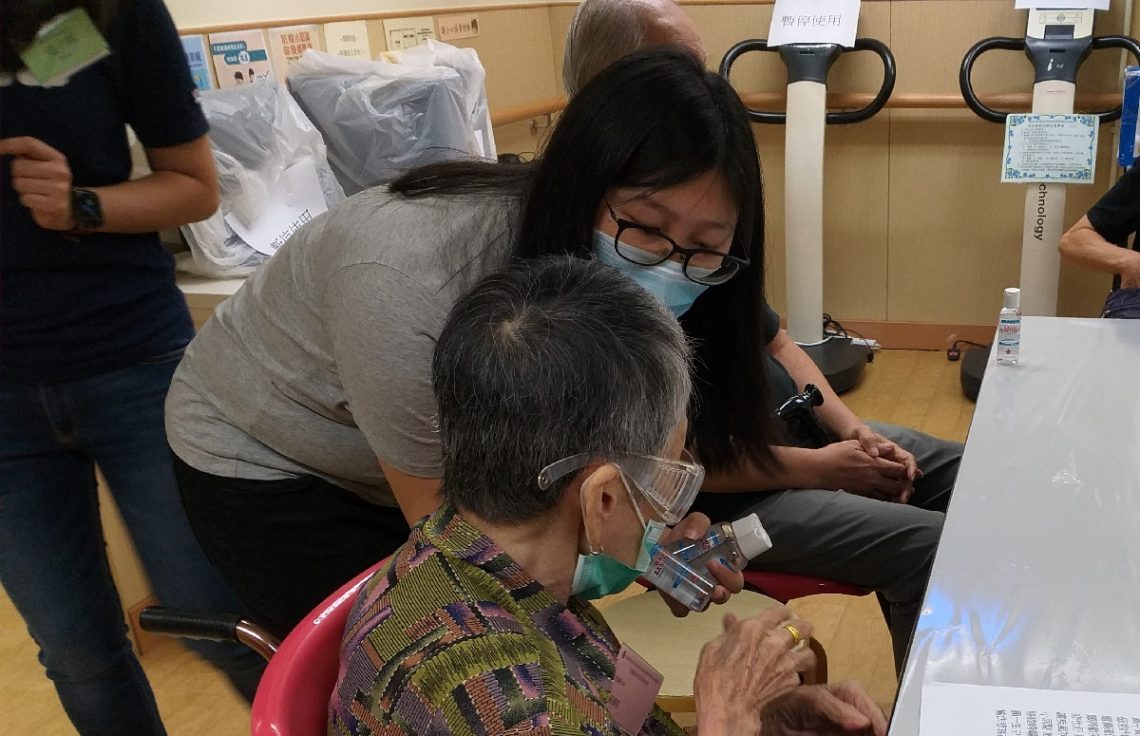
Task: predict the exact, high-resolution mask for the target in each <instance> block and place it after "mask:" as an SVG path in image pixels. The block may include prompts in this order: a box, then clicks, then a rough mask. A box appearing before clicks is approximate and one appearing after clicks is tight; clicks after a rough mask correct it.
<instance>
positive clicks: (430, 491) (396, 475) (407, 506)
mask: <svg viewBox="0 0 1140 736" xmlns="http://www.w3.org/2000/svg"><path fill="white" fill-rule="evenodd" d="M380 470H381V471H383V473H384V478H385V479H386V480H387V481H388V485H389V486H391V488H392V494H393V495H394V496H395V497H396V503H398V504H400V511H402V512H404V518H405V519H407V520H408V526H413V525H415V523H416V522H417V521H419V520H420V519H422V518H423V517H425V516H427V515H428V514H430V513H432V512H433V511H435V510H436V507H438V506H439V480H440V479H439V478H420V477H418V476H415V475H408V474H407V473H401V472H400V471H399V470H396V469H395V468H393V467H392V466H391V465H388V464H386V463H385V462H384V461H383V460H381V461H380Z"/></svg>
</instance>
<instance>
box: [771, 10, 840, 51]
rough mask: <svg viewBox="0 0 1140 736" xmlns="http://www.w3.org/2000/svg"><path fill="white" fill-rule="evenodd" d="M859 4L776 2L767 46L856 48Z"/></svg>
mask: <svg viewBox="0 0 1140 736" xmlns="http://www.w3.org/2000/svg"><path fill="white" fill-rule="evenodd" d="M858 27H859V0H776V5H775V8H774V9H773V10H772V25H771V26H770V27H769V28H768V45H769V46H784V45H786V44H792V43H835V44H839V45H840V46H846V47H848V48H850V47H851V46H854V45H855V31H856V30H857V29H858Z"/></svg>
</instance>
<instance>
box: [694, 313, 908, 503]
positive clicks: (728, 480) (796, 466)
mask: <svg viewBox="0 0 1140 736" xmlns="http://www.w3.org/2000/svg"><path fill="white" fill-rule="evenodd" d="M765 349H766V350H767V351H768V353H769V354H770V355H771V356H772V357H773V358H774V359H776V360H777V361H779V363H780V364H781V365H783V366H784V368H785V369H786V370H787V371H788V374H789V375H790V376H791V377H792V380H793V381H795V383H796V388H797V390H802V389H803V387H804V386H805V385H807V384H809V383H814V384H815V385H816V386H818V387H819V390H820V391H821V392H822V393H823V396H824V402H823V406H821V407H819V408H818V409H817V412H818V414H819V416H820V419H821V420H822V421H823V422H824V423H825V424H827V426H828V427H829V428H830V429H831V430H832V432H834V433H835V435H836V436H837V437H839V438H840V439H841V441H840V442H836V443H834V444H831V445H828V446H827V447H824V448H820V449H810V448H803V447H783V446H778V445H777V446H773V447H772V451H773V454H774V455H775V457H776V459H777V460H779V467H772V468H761V467H759V466H758V465H756V464H755V463H752V462H744V463H741V464H740V465H739V466H738V467H736V468H734V469H733V470H731V471H729V472H721V473H714V474H710V475H709V477H708V478H706V480H705V485H704V487H703V490H706V491H712V492H729V493H731V492H734V491H776V490H784V489H787V488H823V489H830V490H837V489H840V488H843V489H846V490H849V491H852V492H855V493H862V494H864V495H869V496H874V497H882V498H891V499H894V498H904V497H905V495H906V494H907V492H908V491H907V489H908V488H910V487H912V483H913V480H914V478H915V477H916V476H917V473H918V471H917V468H916V467H915V464H914V458H913V456H911V455H910V453H908V452H907V451H906V450H903V449H902V448H901V447H898V446H897V445H894V443H891V442H889V441H887V440H885V439H884V438H882V437H880V436H879V435H877V434H875V432H873V431H872V430H871V429H870V428H869V427H867V425H865V424H864V423H863V422H862V420H860V419H859V417H857V416H855V413H854V412H852V411H851V410H850V409H848V408H847V405H846V404H844V403H843V400H842V399H840V398H839V396H838V394H836V393H835V391H834V390H832V388H831V386H830V384H828V382H827V378H826V377H824V375H823V372H822V371H820V370H819V367H818V366H816V364H815V362H813V361H812V359H811V357H810V356H808V354H807V353H806V352H805V351H804V349H803V348H801V347H800V346H799V345H797V344H796V343H795V342H794V341H793V340H792V339H791V338H790V337H788V333H787V332H786V331H785V330H780V331H779V332H778V333H777V334H776V336H775V337H774V338H773V339H772V341H771V342H769V343H768V345H767V347H766V348H765Z"/></svg>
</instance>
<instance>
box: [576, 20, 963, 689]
mask: <svg viewBox="0 0 1140 736" xmlns="http://www.w3.org/2000/svg"><path fill="white" fill-rule="evenodd" d="M669 45H672V46H676V47H679V48H682V49H684V50H686V51H689V52H691V53H692V54H693V55H694V56H695V57H697V58H699V59H702V60H704V59H705V58H706V56H707V53H706V51H705V48H704V44H703V43H702V41H701V37H700V33H699V32H698V31H697V28H696V26H695V25H694V24H693V22H692V20H691V19H690V18H688V17H687V16H686V15H685V14H684V13H683V12H682V11H681V9H680V8H679V7H677V5H675V4H674V3H673V2H671V0H584V2H583V3H582V4H581V5H579V6H578V10H577V11H576V12H575V14H574V18H573V19H572V20H571V22H570V30H569V32H568V34H567V41H566V54H565V58H564V61H563V67H562V76H563V79H564V80H565V82H566V89H567V91H568V92H569V93H570V94H574V93H575V92H576V91H577V90H578V89H579V88H580V87H581V86H582V85H584V84H586V83H587V82H588V81H589V80H590V79H591V78H592V77H593V75H595V74H597V73H598V72H600V71H601V70H602V69H604V68H606V66H607V65H608V64H611V63H613V62H615V61H617V60H618V59H621V58H623V57H625V56H627V55H629V54H632V53H634V52H637V51H640V50H642V49H645V48H648V47H655V46H669ZM761 311H762V315H761V316H760V317H759V319H761V321H762V323H763V333H764V334H763V338H764V343H765V344H764V353H765V360H766V363H767V369H768V370H767V374H768V377H769V378H768V390H769V394H770V402H769V406H767V407H756V408H757V410H758V411H763V410H765V409H767V410H774V409H775V408H776V407H778V406H780V405H781V404H782V403H784V402H785V401H787V400H788V399H789V398H791V397H792V396H793V395H795V394H796V393H797V392H799V391H802V390H803V389H804V386H805V385H807V384H809V383H810V384H815V385H816V386H818V387H819V388H820V390H821V391H822V392H823V396H824V403H823V405H822V406H820V407H818V409H817V410H816V412H817V414H818V416H819V418H820V420H821V421H822V422H823V424H824V425H826V426H827V428H828V429H829V430H830V431H831V433H832V435H834V436H835V437H836V438H837V439H838V441H836V442H833V443H832V444H830V445H827V446H823V447H821V446H819V445H818V444H815V443H814V442H813V441H810V440H807V439H805V438H800V437H795V436H789V437H788V438H787V439H786V446H780V447H775V448H773V454H774V456H775V457H776V458H777V459H778V460H779V461H780V465H781V466H782V467H781V468H780V469H779V470H778V471H776V472H772V471H771V470H769V469H761V472H755V469H749V468H747V467H743V466H738V468H737V471H736V472H734V473H726V474H721V475H720V476H719V477H714V478H710V480H709V482H707V483H706V484H705V488H704V490H705V491H706V492H705V493H702V494H701V495H700V497H699V498H698V499H697V500H696V502H695V505H694V509H696V510H699V511H702V512H704V513H706V514H708V515H709V516H711V517H713V518H714V519H718V520H719V519H727V518H733V519H735V518H739V517H741V516H745V515H747V514H749V513H756V514H757V515H758V516H759V517H760V519H761V520H762V521H763V522H764V526H765V528H766V529H767V530H768V533H769V534H770V535H771V536H772V540H773V541H774V542H775V548H774V549H773V550H772V551H771V552H769V553H767V554H765V555H764V556H763V557H762V558H761V559H760V560H758V561H757V563H756V564H755V566H756V567H759V568H762V569H765V570H772V571H775V572H787V573H793V574H798V575H811V576H815V577H821V578H827V579H830V580H836V581H840V582H844V583H848V584H851V585H857V586H860V587H863V588H868V589H871V590H874V591H875V592H876V593H878V595H879V601H880V604H881V605H882V607H883V614H884V616H885V618H886V620H887V624H888V626H889V627H890V630H891V640H892V644H893V647H894V655H895V667H896V669H897V670H901V668H902V663H903V659H904V656H905V654H906V650H907V646H908V645H909V642H910V637H911V634H912V632H913V630H914V624H915V620H916V619H917V617H918V611H919V606H920V605H921V602H922V596H923V593H924V591H925V589H926V580H927V578H928V577H929V574H930V566H931V564H933V561H934V552H935V549H936V548H937V546H938V539H939V537H940V536H941V533H942V522H943V518H944V513H945V511H946V507H947V505H948V504H949V502H950V494H951V492H952V490H953V488H954V482H955V480H956V479H957V477H958V463H959V461H960V460H961V459H962V450H963V447H962V444H961V443H959V442H952V441H949V440H944V439H940V438H937V437H932V436H930V435H928V434H924V433H922V432H918V431H916V430H914V429H910V428H909V427H900V426H895V425H891V424H883V423H879V422H864V421H863V420H862V419H860V418H859V417H858V416H856V415H855V413H854V412H852V411H851V410H850V409H848V408H847V406H846V405H845V404H844V403H843V400H842V399H840V398H839V396H838V395H836V393H835V391H833V390H832V388H831V386H830V385H829V384H828V382H827V379H826V378H825V377H824V375H823V373H822V372H820V370H819V368H818V367H816V365H815V363H814V362H812V359H811V358H810V357H809V356H808V354H807V353H806V352H804V350H803V348H801V347H800V346H799V345H797V344H796V343H795V342H794V341H793V340H792V339H791V338H790V337H789V336H788V333H787V332H786V331H785V330H783V329H781V328H780V319H779V316H778V315H777V314H776V312H775V311H773V310H772V309H771V307H769V306H768V305H767V304H764V305H762V307H761Z"/></svg>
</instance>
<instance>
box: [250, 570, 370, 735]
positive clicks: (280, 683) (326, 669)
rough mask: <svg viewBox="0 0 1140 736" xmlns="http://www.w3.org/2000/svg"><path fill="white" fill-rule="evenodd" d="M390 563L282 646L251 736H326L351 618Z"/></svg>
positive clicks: (347, 589) (256, 702)
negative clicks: (368, 585)
mask: <svg viewBox="0 0 1140 736" xmlns="http://www.w3.org/2000/svg"><path fill="white" fill-rule="evenodd" d="M387 562H388V560H386V559H385V560H381V561H380V562H377V563H376V564H375V565H373V566H372V567H370V568H368V569H367V570H365V571H364V572H362V573H360V574H359V575H357V576H356V577H355V578H353V579H352V580H350V581H348V582H347V583H345V584H344V585H343V586H341V587H340V589H339V590H337V591H336V592H334V593H333V594H332V595H330V596H329V597H328V598H326V599H325V600H324V601H323V602H322V603H321V604H320V605H319V606H317V607H316V608H314V609H313V611H312V612H311V613H310V614H309V615H308V616H307V617H306V618H305V620H304V621H302V622H301V623H299V624H298V625H297V627H296V628H294V629H293V630H292V631H291V632H289V636H287V637H285V640H284V641H283V642H281V646H280V647H279V648H278V649H277V653H276V654H274V655H273V658H272V659H271V660H269V666H268V667H266V668H265V674H264V675H263V676H262V678H261V683H260V684H259V685H258V687H257V695H256V696H254V699H253V712H252V714H251V728H250V733H251V734H252V736H324V734H325V733H326V732H327V729H328V708H329V697H330V696H331V695H332V691H333V687H334V686H335V685H336V678H337V673H338V672H339V668H340V641H341V638H342V637H343V636H344V628H345V624H346V622H347V621H348V614H349V612H350V611H351V610H352V605H353V603H355V602H356V594H357V593H358V592H359V591H360V587H361V586H362V585H364V582H365V581H366V580H367V579H368V577H369V576H371V575H372V573H374V572H376V571H377V570H379V569H380V568H381V567H383V566H384V565H385V564H386V563H387Z"/></svg>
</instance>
